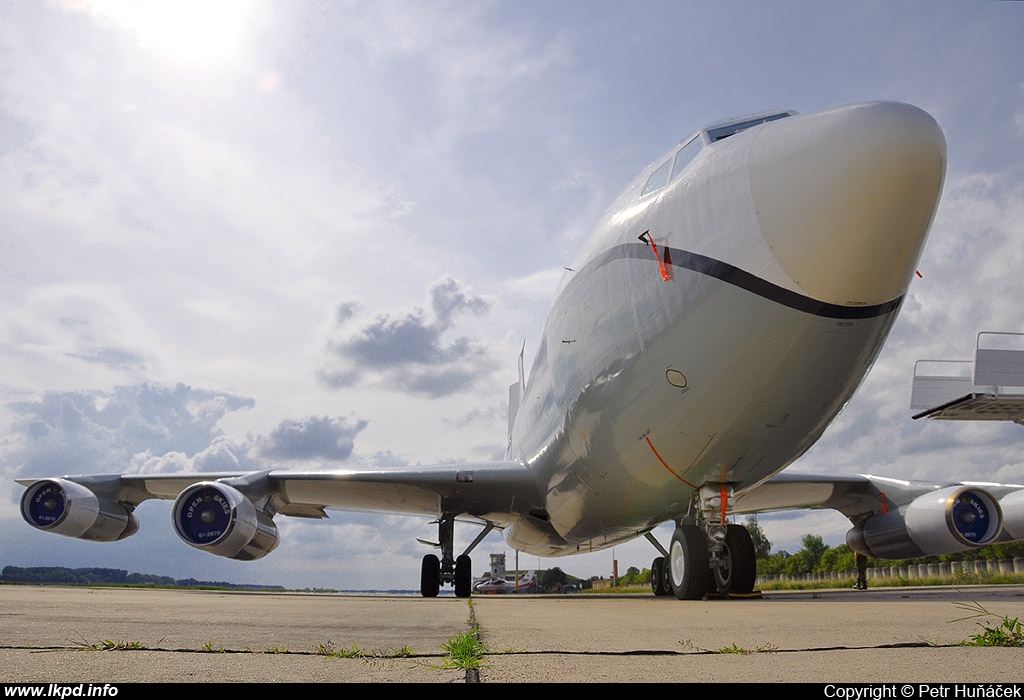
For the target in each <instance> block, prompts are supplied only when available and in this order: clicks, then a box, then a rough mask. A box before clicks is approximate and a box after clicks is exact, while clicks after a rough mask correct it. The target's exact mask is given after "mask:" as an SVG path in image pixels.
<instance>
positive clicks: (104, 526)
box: [21, 479, 139, 542]
mask: <svg viewBox="0 0 1024 700" xmlns="http://www.w3.org/2000/svg"><path fill="white" fill-rule="evenodd" d="M21 516H22V517H23V518H25V521H26V522H27V523H28V524H29V525H31V526H32V527H34V528H37V529H39V530H45V531H46V532H54V533H56V534H58V535H65V536H66V537H77V538H79V539H83V540H94V541H96V542H113V541H115V540H122V539H124V538H125V537H129V536H131V535H134V534H135V533H136V532H138V530H139V520H138V518H136V517H135V515H134V514H133V513H132V512H131V511H130V510H129V509H128V508H126V507H124V506H123V505H121V504H120V503H115V502H113V501H111V500H110V499H108V498H105V497H103V496H98V495H96V494H95V493H93V491H92V490H91V489H89V488H88V487H87V486H83V485H82V484H79V483H76V482H74V481H68V480H67V479H46V480H43V481H37V482H35V483H34V484H32V485H30V486H29V487H28V488H27V489H26V490H25V493H23V494H22V495H21Z"/></svg>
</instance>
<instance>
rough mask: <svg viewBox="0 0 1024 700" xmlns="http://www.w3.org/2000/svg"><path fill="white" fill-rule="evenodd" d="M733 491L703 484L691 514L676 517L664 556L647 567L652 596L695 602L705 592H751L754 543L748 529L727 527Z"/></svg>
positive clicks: (723, 486)
mask: <svg viewBox="0 0 1024 700" xmlns="http://www.w3.org/2000/svg"><path fill="white" fill-rule="evenodd" d="M731 496H732V489H731V487H729V486H728V485H727V484H722V485H717V484H716V485H712V486H705V487H703V488H702V489H700V492H699V494H698V497H697V501H696V504H697V508H695V511H696V515H695V516H688V517H686V518H680V520H679V521H678V522H677V523H676V529H675V532H673V533H672V542H671V544H670V545H669V550H668V552H665V550H664V549H662V548H661V546H660V545H658V544H657V542H655V541H654V539H653V536H652V535H650V534H649V533H648V536H647V537H648V539H649V540H651V541H652V542H654V544H655V546H656V547H658V549H659V550H661V551H662V552H663V553H664V554H665V556H662V557H658V558H656V559H655V560H654V562H653V563H652V564H651V589H652V591H653V592H654V594H655V595H674V596H675V597H676V598H678V599H679V600H700V599H701V598H704V597H706V596H708V595H709V594H715V593H716V594H718V595H719V596H721V597H723V598H727V597H729V596H730V595H744V594H749V593H752V592H753V590H754V582H755V579H756V577H757V567H756V562H755V553H754V542H753V540H752V539H751V537H750V533H749V532H748V531H747V528H745V527H743V526H742V525H732V524H726V523H725V522H724V517H723V513H724V512H726V511H727V510H728V501H729V499H730V498H731Z"/></svg>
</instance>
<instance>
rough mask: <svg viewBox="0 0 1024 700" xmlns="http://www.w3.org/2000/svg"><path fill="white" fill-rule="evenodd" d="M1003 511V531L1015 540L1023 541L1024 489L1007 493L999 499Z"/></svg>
mask: <svg viewBox="0 0 1024 700" xmlns="http://www.w3.org/2000/svg"><path fill="white" fill-rule="evenodd" d="M999 507H1000V508H1002V510H1003V529H1004V530H1006V534H1007V535H1009V536H1010V537H1011V538H1012V539H1015V540H1024V489H1021V490H1020V491H1014V492H1012V493H1008V494H1006V495H1005V496H1003V497H1002V498H1000V499H999Z"/></svg>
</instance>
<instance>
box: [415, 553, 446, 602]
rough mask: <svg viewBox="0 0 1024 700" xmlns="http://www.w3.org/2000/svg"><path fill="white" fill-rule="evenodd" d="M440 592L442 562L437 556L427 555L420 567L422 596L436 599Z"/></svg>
mask: <svg viewBox="0 0 1024 700" xmlns="http://www.w3.org/2000/svg"><path fill="white" fill-rule="evenodd" d="M440 590H441V560H440V559H438V558H437V555H435V554H427V555H425V556H424V557H423V564H422V565H421V566H420V595H422V596H423V597H424V598H436V597H437V593H438V591H440Z"/></svg>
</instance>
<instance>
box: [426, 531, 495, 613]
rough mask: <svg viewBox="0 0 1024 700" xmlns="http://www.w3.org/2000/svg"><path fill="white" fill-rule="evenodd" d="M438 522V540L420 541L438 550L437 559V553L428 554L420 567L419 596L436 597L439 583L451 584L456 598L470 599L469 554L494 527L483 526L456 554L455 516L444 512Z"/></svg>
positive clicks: (471, 589) (470, 560) (471, 578)
mask: <svg viewBox="0 0 1024 700" xmlns="http://www.w3.org/2000/svg"><path fill="white" fill-rule="evenodd" d="M437 525H438V540H439V541H438V542H426V541H424V540H420V542H422V543H423V544H428V545H431V546H432V547H438V548H440V549H441V556H440V558H439V557H438V556H437V555H436V554H427V555H425V556H424V557H423V563H422V564H421V566H420V595H422V596H423V597H424V598H436V597H437V594H438V593H439V592H440V590H441V586H442V585H445V584H453V585H454V586H455V596H456V597H457V598H469V597H470V595H472V593H473V561H472V559H471V558H470V556H469V553H470V552H472V551H473V549H474V548H475V547H476V546H477V545H478V544H480V542H481V540H483V538H484V537H486V536H487V534H488V533H489V532H490V531H491V530H493V529H494V526H493V525H487V526H486V527H484V529H483V531H482V532H481V533H480V534H479V535H477V537H476V539H475V540H473V542H472V543H471V544H470V545H469V546H468V547H467V548H466V551H465V552H463V553H462V554H460V555H459V556H458V557H455V556H454V553H455V515H454V514H453V513H445V514H444V515H442V516H441V518H440V519H439V520H438V521H437Z"/></svg>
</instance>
